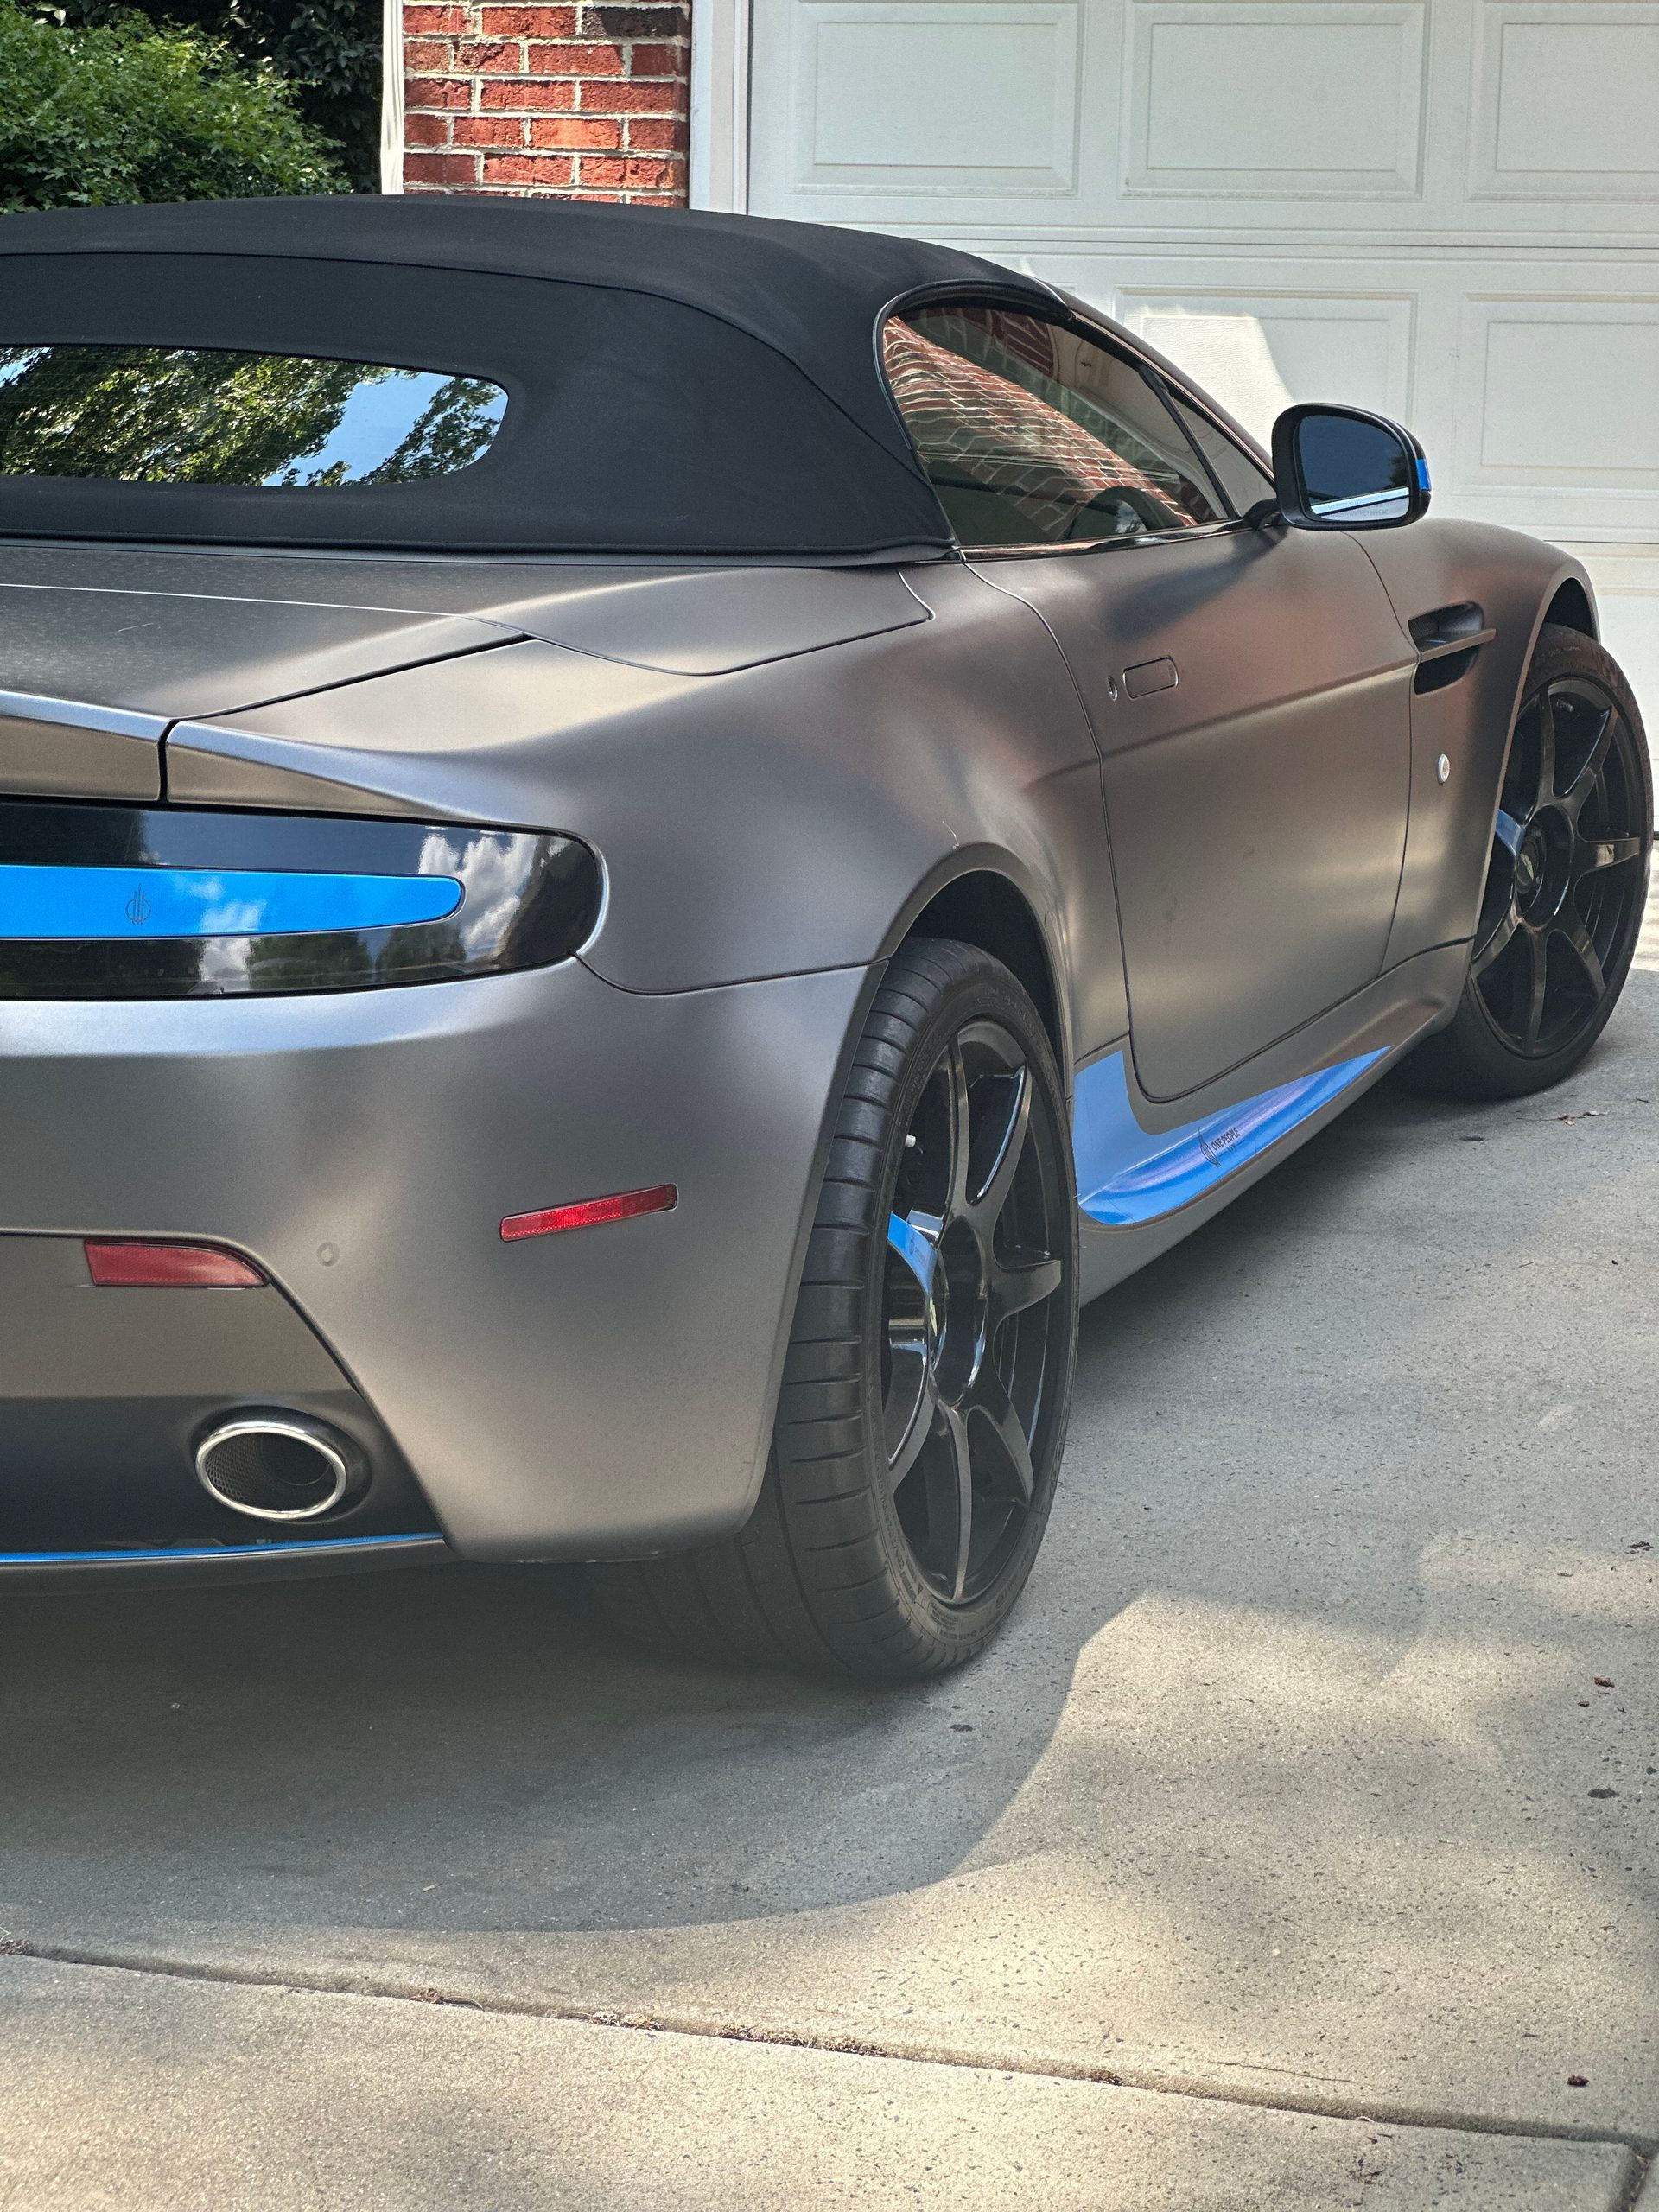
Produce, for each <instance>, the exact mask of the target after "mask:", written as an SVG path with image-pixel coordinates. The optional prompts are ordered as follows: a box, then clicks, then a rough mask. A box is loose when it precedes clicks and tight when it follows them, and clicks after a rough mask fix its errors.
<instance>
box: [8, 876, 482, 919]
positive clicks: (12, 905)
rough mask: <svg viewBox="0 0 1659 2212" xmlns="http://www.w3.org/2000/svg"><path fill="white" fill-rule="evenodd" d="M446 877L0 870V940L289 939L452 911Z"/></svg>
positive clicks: (456, 901)
mask: <svg viewBox="0 0 1659 2212" xmlns="http://www.w3.org/2000/svg"><path fill="white" fill-rule="evenodd" d="M460 904H461V885H460V883H459V882H458V881H457V880H455V878H454V876H453V875H324V874H302V873H300V872H298V871H293V872H286V871H277V870H275V869H267V868H216V869H215V868H200V869H197V868H45V867H34V866H30V865H25V864H22V863H16V862H13V863H8V864H5V865H0V938H157V937H175V938H177V937H184V938H200V937H291V936H296V935H299V934H309V933H311V932H313V931H326V930H353V931H355V930H380V929H396V928H398V927H401V926H403V925H405V924H407V923H410V922H440V921H442V919H443V918H444V917H445V915H447V914H453V913H454V911H455V909H456V907H457V906H460Z"/></svg>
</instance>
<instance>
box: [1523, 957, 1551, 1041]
mask: <svg viewBox="0 0 1659 2212" xmlns="http://www.w3.org/2000/svg"><path fill="white" fill-rule="evenodd" d="M1526 942H1527V958H1528V960H1529V963H1530V966H1529V971H1528V975H1527V981H1526V990H1525V994H1524V995H1525V1000H1526V1012H1525V1014H1523V1015H1522V1023H1521V1036H1522V1042H1523V1043H1524V1044H1525V1046H1526V1048H1527V1050H1528V1051H1529V1052H1532V1051H1533V1050H1534V1049H1535V1046H1536V1045H1537V1043H1538V1038H1539V1034H1540V1033H1541V1030H1542V1028H1543V1026H1544V988H1545V986H1546V984H1547V983H1548V981H1549V941H1548V938H1546V937H1545V936H1544V933H1543V932H1542V931H1541V930H1529V931H1527V933H1526Z"/></svg>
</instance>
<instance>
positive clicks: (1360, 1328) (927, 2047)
mask: <svg viewBox="0 0 1659 2212" xmlns="http://www.w3.org/2000/svg"><path fill="white" fill-rule="evenodd" d="M1644 960H1645V963H1646V964H1644V966H1643V969H1642V970H1641V972H1638V973H1637V975H1635V976H1633V978H1632V981H1631V983H1630V988H1629V990H1628V992H1627V995H1626V998H1625V1001H1624V1007H1623V1008H1622V1010H1621V1012H1620V1014H1619V1015H1618V1018H1617V1019H1616V1020H1615V1023H1614V1025H1613V1027H1612V1029H1611V1032H1610V1033H1609V1035H1608V1037H1607V1039H1606V1040H1605V1043H1604V1045H1603V1046H1602V1047H1601V1049H1600V1050H1599V1052H1597V1053H1596V1055H1595V1056H1594V1058H1592V1061H1591V1063H1590V1064H1589V1065H1588V1067H1587V1068H1586V1071H1584V1073H1583V1074H1582V1076H1581V1077H1580V1078H1578V1079H1577V1080H1575V1081H1573V1083H1571V1084H1568V1085H1567V1087H1566V1088H1565V1089H1564V1090H1561V1091H1560V1092H1558V1093H1554V1094H1551V1095H1550V1096H1548V1097H1546V1098H1543V1099H1540V1100H1534V1101H1530V1102H1525V1103H1520V1104H1516V1105H1510V1106H1503V1107H1494V1108H1479V1109H1448V1108H1444V1107H1438V1106H1432V1105H1427V1104H1424V1103H1420V1102H1418V1101H1416V1100H1414V1099H1413V1098H1411V1097H1409V1096H1408V1095H1406V1094H1405V1093H1404V1092H1403V1091H1402V1090H1398V1089H1396V1088H1394V1087H1392V1086H1389V1087H1385V1088H1384V1089H1383V1090H1380V1091H1377V1092H1376V1093H1374V1094H1372V1096H1370V1098H1369V1099H1368V1100H1366V1101H1365V1102H1364V1103H1362V1104H1361V1105H1360V1106H1359V1107H1357V1109H1355V1110H1354V1111H1353V1112H1351V1114H1349V1115H1348V1116H1345V1117H1344V1119H1343V1120H1342V1121H1341V1122H1338V1123H1337V1124H1336V1125H1335V1127H1334V1128H1332V1129H1331V1130H1330V1131H1329V1132H1327V1133H1326V1134H1325V1135H1322V1136H1321V1137H1319V1138H1318V1139H1317V1140H1315V1141H1314V1142H1313V1144H1311V1145H1310V1146H1308V1147H1306V1149H1305V1150H1304V1151H1303V1152H1302V1153H1301V1154H1300V1155H1299V1156H1298V1157H1297V1159H1296V1160H1294V1161H1293V1162H1291V1163H1290V1164H1289V1165H1288V1166H1287V1167H1285V1168H1284V1169H1282V1170H1281V1171H1280V1173H1278V1174H1277V1175H1275V1176H1274V1177H1273V1178H1272V1179H1269V1180H1268V1182H1267V1183H1265V1184H1263V1185H1261V1186H1260V1187H1259V1188H1258V1189H1256V1190H1255V1191H1254V1192H1251V1193H1249V1195H1248V1196H1247V1197H1246V1198H1243V1200H1242V1201H1241V1202H1240V1203H1239V1204H1238V1205H1236V1206H1235V1207H1234V1208H1233V1209H1232V1210H1231V1211H1230V1213H1229V1214H1227V1215H1226V1216H1224V1217H1223V1218H1222V1219H1221V1220H1220V1221H1219V1222H1217V1224H1213V1225H1212V1226H1211V1227H1210V1228H1209V1229H1207V1230H1204V1231H1203V1232H1201V1233H1200V1234H1199V1235H1198V1236H1196V1237H1194V1238H1193V1239H1192V1240H1191V1241H1190V1242H1189V1243H1187V1244H1186V1245H1185V1247H1184V1248H1182V1249H1180V1250H1179V1251H1178V1252H1177V1253H1175V1254H1173V1255H1171V1256H1170V1257H1169V1258H1167V1259H1166V1260H1165V1261H1163V1262H1160V1264H1159V1265H1158V1266H1157V1267H1155V1268H1153V1269H1152V1270H1150V1271H1149V1272H1148V1273H1147V1274H1144V1275H1142V1276H1141V1277H1140V1278H1139V1279H1138V1280H1136V1281H1132V1282H1130V1283H1129V1284H1128V1285H1127V1286H1125V1287H1123V1288H1122V1289H1121V1290H1120V1291H1118V1292H1116V1294H1114V1295H1113V1296H1112V1297H1111V1298H1109V1299H1108V1300H1105V1301H1103V1303H1101V1304H1100V1305H1098V1306H1095V1307H1093V1308H1091V1309H1090V1312H1089V1313H1087V1314H1086V1315H1085V1319H1084V1340H1083V1356H1082V1365H1081V1371H1080V1375H1079V1381H1078V1389H1077V1410H1076V1414H1075V1418H1074V1423H1073V1429H1072V1438H1071V1447H1070V1451H1069V1453H1068V1457H1067V1461H1066V1467H1065V1476H1064V1479H1063V1484H1062V1491H1061V1497H1060V1501H1059V1504H1058V1508H1057V1510H1056V1513H1055V1517H1054V1521H1053V1524H1052V1530H1051V1534H1050V1536H1049V1539H1048V1542H1047V1546H1046V1549H1045V1552H1044V1554H1043V1557H1042V1560H1041V1561H1040V1562H1039V1569H1038V1572H1037V1574H1036V1576H1035V1578H1034V1580H1033V1583H1032V1585H1031V1587H1030V1590H1029V1592H1028V1593H1027V1598H1026V1599H1025V1602H1024V1604H1023V1605H1022V1607H1021V1609H1020V1613H1019V1614H1018V1616H1017V1618H1016V1620H1015V1623H1014V1627H1013V1628H1012V1630H1010V1632H1009V1633H1008V1634H1007V1636H1006V1637H1005V1638H1004V1639H1003V1641H1002V1643H1001V1644H1000V1645H999V1646H998V1647H997V1648H996V1649H995V1650H994V1651H993V1652H992V1654H991V1655H990V1656H988V1658H986V1659H985V1660H984V1661H982V1662H981V1663H980V1664H979V1665H978V1666H976V1667H975V1668H974V1669H971V1670H970V1671H969V1673H967V1674H965V1675H961V1676H958V1677H957V1678H955V1679H953V1680H951V1681H946V1682H944V1683H942V1684H939V1685H938V1686H936V1687H934V1688H930V1689H926V1690H922V1691H919V1692H917V1691H912V1692H903V1693H888V1692H880V1693H873V1692H869V1691H865V1690H859V1689H849V1688H836V1687H824V1686H820V1685H815V1684H811V1683H805V1682H798V1681H788V1680H775V1679H770V1678H767V1677H764V1676H753V1675H728V1674H718V1673H713V1672H709V1671H706V1670H704V1669H698V1668H695V1667H690V1666H687V1667H669V1666H664V1665H662V1664H659V1663H658V1662H654V1661H652V1660H648V1659H645V1658H642V1657H639V1656H635V1655H633V1654H632V1653H630V1652H629V1651H627V1650H626V1649H620V1648H619V1647H618V1646H617V1645H616V1644H615V1643H613V1642H611V1641H610V1640H608V1638H607V1637H606V1636H605V1634H604V1633H603V1632H602V1631H601V1629H600V1628H599V1627H598V1626H597V1624H594V1622H593V1621H592V1620H591V1619H590V1618H588V1615H587V1613H586V1612H585V1611H584V1609H583V1607H582V1600H581V1596H580V1591H579V1589H578V1588H576V1587H575V1586H573V1585H572V1584H571V1582H570V1581H569V1579H568V1578H563V1577H559V1576H550V1575H543V1574H539V1573H531V1572H519V1571H515V1572H512V1573H493V1574H492V1573H483V1572H477V1571H472V1570H462V1569H454V1570H449V1571H447V1572H429V1573H422V1574H418V1575H417V1574H414V1573H410V1574H406V1575H401V1576H385V1577H380V1578H374V1579H370V1578H365V1579H363V1580H353V1581H339V1582H332V1583H325V1584H316V1585H310V1586H306V1585H294V1586H284V1587H280V1588H270V1589H260V1590H251V1591H217V1592H198V1593H192V1594H188V1595H180V1594H177V1593H167V1594H161V1593H156V1594H150V1595H128V1596H114V1597H109V1596H106V1597H101V1598H99V1597H75V1598H47V1597H41V1596H34V1597H24V1598H14V1599H10V1601H9V1602H8V1603H7V1605H6V1606H5V1609H4V1611H3V1615H0V1933H3V1936H4V1938H5V1940H4V1941H3V1942H0V1949H3V1950H4V1951H5V1952H6V1953H8V1954H10V1955H9V1956H7V1957H5V1958H3V1959H0V2084H3V2086H0V2205H3V2206H4V2207H6V2208H8V2209H9V2212H10V2208H17V2212H35V2208H37V2207H38V2208H50V2209H51V2212H56V2208H68V2207H74V2208H77V2212H80V2208H84V2207H87V2206H92V2205H105V2204H109V2205H111V2206H113V2205H120V2206H122V2207H123V2208H129V2212H130V2209H131V2208H138V2212H149V2208H150V2207H160V2206H173V2205H178V2206H186V2205H188V2206H192V2207H200V2206H203V2205H218V2206H232V2207H242V2206H248V2207H257V2208H261V2209H262V2212H263V2208H267V2207H270V2208H283V2212H286V2208H289V2207H295V2208H297V2207H301V2206H305V2207H314V2206H331V2205H336V2204H340V2205H358V2204H373V2205H375V2206H377V2207H404V2206H421V2207H426V2206H432V2207H438V2206H443V2207H458V2206H465V2207H467V2208H473V2207H480V2208H491V2212H493V2208H496V2207H501V2208H508V2207H512V2208H518V2207H521V2206H522V2207H530V2206H535V2207H538V2208H539V2207H543V2206H547V2207H552V2206H559V2207H564V2206H567V2205H568V2206H571V2207H588V2206H611V2205H616V2206H625V2207H628V2208H632V2207H636V2206H638V2207H644V2208H658V2207H663V2208H670V2207H671V2208H676V2212H678V2208H682V2207H684V2208H690V2207H693V2206H696V2207H699V2208H701V2207H706V2206H709V2205H711V2204H713V2205H718V2206H721V2207H722V2208H732V2212H763V2208H764V2212H774V2208H783V2207H785V2206H789V2207H812V2206H816V2205H819V2204H825V2205H829V2204H833V2205H856V2206H860V2207H865V2206H868V2207H873V2208H874V2207H879V2208H881V2212H887V2208H890V2207H900V2206H902V2207H905V2208H922V2209H923V2212H935V2208H938V2212H944V2208H947V2207H948V2208H950V2212H979V2208H985V2212H1001V2208H1005V2207H1007V2208H1015V2207H1020V2206H1025V2205H1027V2204H1029V2205H1032V2206H1037V2205H1041V2206H1043V2207H1044V2208H1046V2212H1056V2209H1057V2208H1058V2212H1071V2208H1077V2212H1084V2208H1090V2212H1101V2209H1102V2208H1108V2209H1109V2212H1117V2209H1118V2208H1122V2212H1158V2208H1165V2207H1167V2208H1169V2212H1178V2208H1179V2212H1192V2208H1206V2212H1207V2208H1211V2207H1234V2206H1236V2207H1240V2208H1251V2212H1256V2208H1263V2207H1268V2208H1278V2207H1285V2208H1293V2212H1300V2208H1305V2207H1306V2208H1315V2207H1317V2208H1321V2212H1322V2209H1323V2208H1325V2207H1327V2206H1329V2207H1338V2206H1340V2207H1348V2206H1364V2207H1368V2208H1372V2207H1385V2208H1389V2209H1390V2212H1395V2209H1396V2208H1397V2209H1398V2212H1403V2209H1404V2208H1407V2207H1411V2208H1416V2207H1420V2206H1421V2207H1427V2206H1445V2207H1447V2208H1450V2207H1453V2206H1456V2207H1458V2208H1460V2212H1461V2209H1462V2208H1476V2212H1478V2208H1484V2207H1486V2206H1498V2205H1503V2206H1515V2207H1526V2208H1529V2212H1532V2209H1533V2208H1539V2209H1540V2212H1541V2208H1555V2207H1560V2208H1564V2212H1565V2208H1573V2209H1574V2212H1577V2208H1580V2207H1582V2208H1595V2209H1596V2212H1604V2209H1605V2208H1611V2207H1614V2206H1623V2205H1626V2204H1628V2203H1630V2202H1631V2200H1632V2198H1633V2197H1634V2196H1635V2194H1636V2192H1637V2190H1638V2188H1639V2187H1640V2185H1641V2181H1642V2177H1643V2168H1644V2164H1645V2160H1646V2158H1647V2155H1648V2154H1649V2152H1651V2151H1652V2150H1653V2148H1654V2147H1655V2145H1656V2144H1659V1817H1656V1815H1659V1772H1656V1769H1659V1726H1656V1724H1659V1685H1656V1649H1659V1642H1656V1632H1659V1480H1656V1451H1655V1443H1654V1433H1653V1431H1654V1420H1653V1412H1654V1404H1655V1395H1656V1392H1655V1323H1656V1319H1659V1238H1656V1234H1655V1229H1654V1224H1655V1222H1656V1220H1659V945H1656V946H1655V947H1654V948H1653V949H1651V950H1649V953H1648V954H1647V955H1645V956H1644ZM1654 2186H1655V2203H1656V2206H1659V2183H1655V2185H1654Z"/></svg>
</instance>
